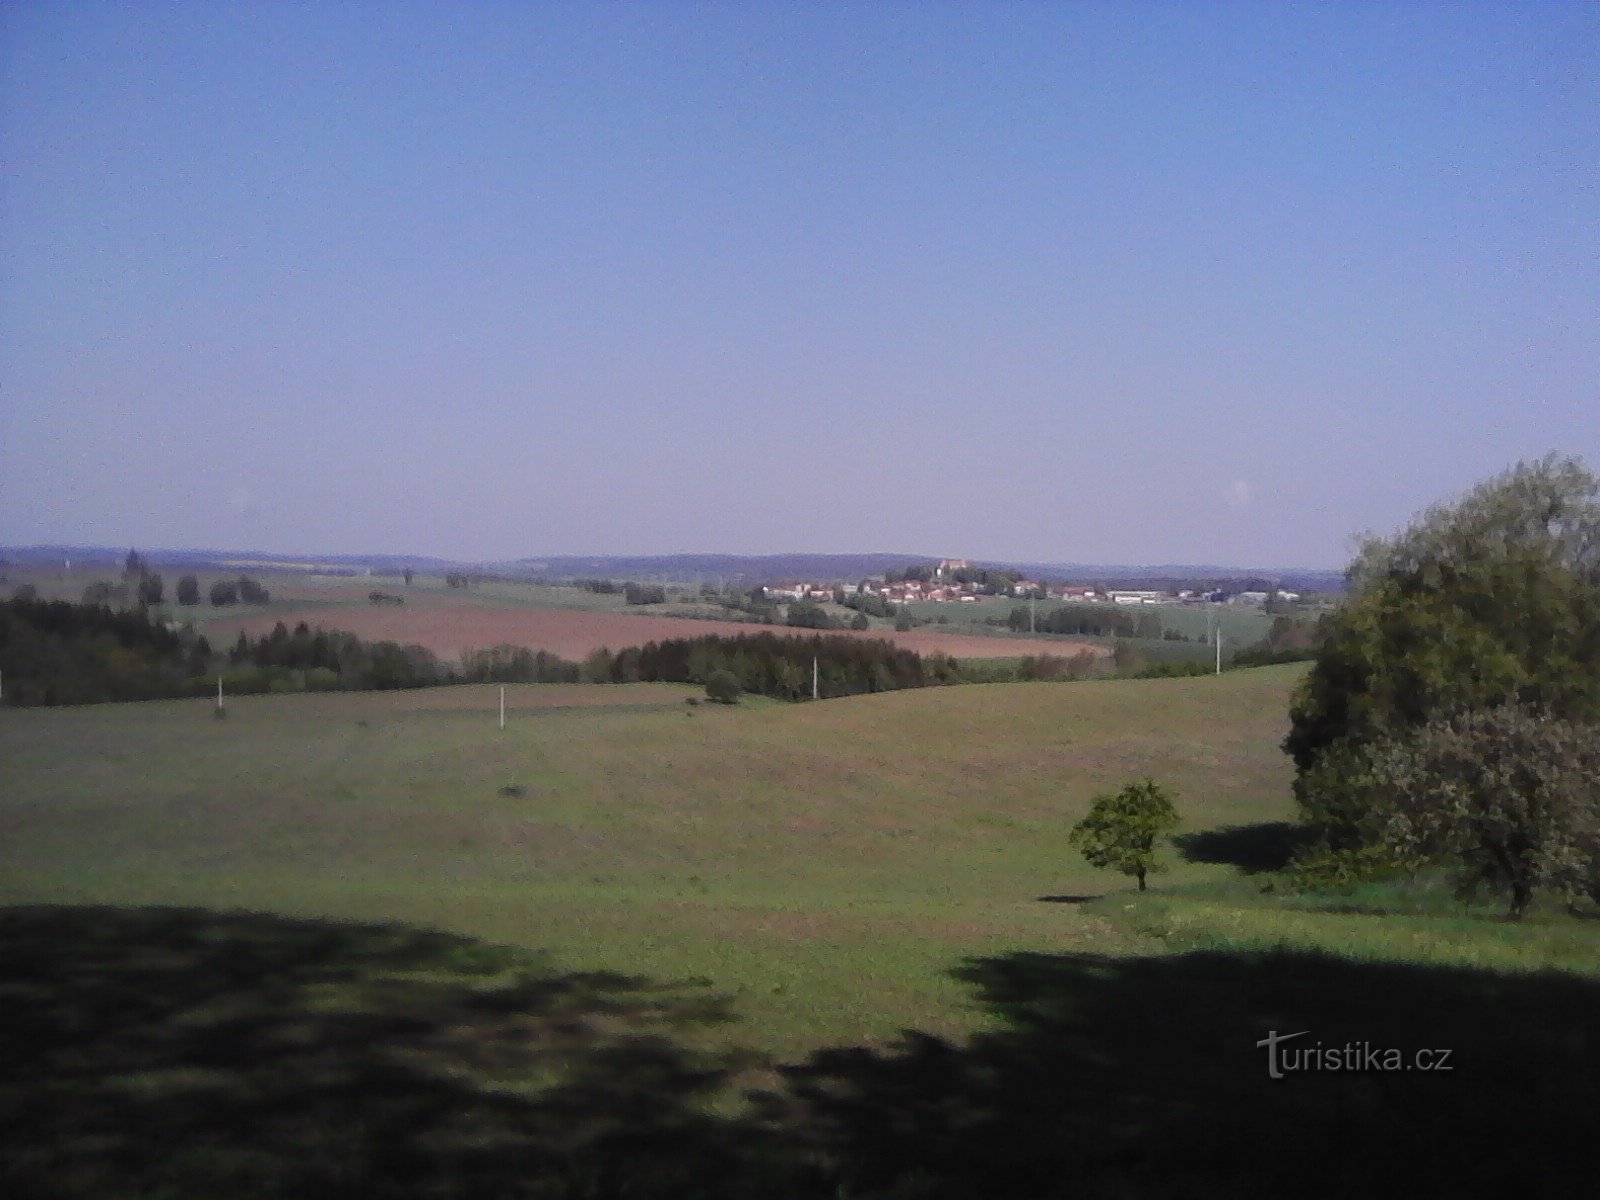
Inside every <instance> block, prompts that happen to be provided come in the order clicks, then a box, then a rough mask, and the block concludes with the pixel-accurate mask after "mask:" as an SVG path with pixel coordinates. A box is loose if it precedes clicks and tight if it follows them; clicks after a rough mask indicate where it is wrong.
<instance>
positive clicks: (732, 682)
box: [706, 671, 744, 704]
mask: <svg viewBox="0 0 1600 1200" xmlns="http://www.w3.org/2000/svg"><path fill="white" fill-rule="evenodd" d="M743 692H744V688H742V687H740V686H739V677H738V676H737V675H735V674H734V673H733V672H732V671H713V672H711V678H710V679H707V680H706V697H707V698H708V699H711V700H715V701H716V702H717V703H718V704H737V703H739V696H740V695H741V694H742V693H743Z"/></svg>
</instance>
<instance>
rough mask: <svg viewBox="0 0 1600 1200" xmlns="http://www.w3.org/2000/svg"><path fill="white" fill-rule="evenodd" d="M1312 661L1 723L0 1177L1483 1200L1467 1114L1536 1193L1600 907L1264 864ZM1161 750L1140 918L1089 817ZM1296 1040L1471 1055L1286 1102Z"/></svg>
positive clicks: (1564, 1119) (374, 1187) (35, 1186)
mask: <svg viewBox="0 0 1600 1200" xmlns="http://www.w3.org/2000/svg"><path fill="white" fill-rule="evenodd" d="M1302 670H1303V668H1301V667H1297V666H1287V667H1273V668H1264V669H1258V670H1240V671H1232V672H1227V673H1225V674H1223V675H1222V676H1220V677H1197V678H1184V679H1168V680H1101V681H1091V682H1084V683H1074V684H1061V683H1056V684H1048V683H1047V684H1007V685H988V686H963V687H957V688H944V689H941V688H928V689H922V690H916V691H905V692H896V693H887V694H881V695H874V696H860V697H855V698H850V699H840V700H831V701H826V702H823V703H817V704H800V705H785V704H780V703H777V702H769V701H763V700H759V699H757V700H750V699H747V700H746V701H745V702H744V703H742V704H740V705H738V706H736V707H723V706H717V705H710V704H705V703H698V704H694V705H690V704H687V703H686V700H688V699H690V698H693V697H694V696H695V695H696V689H692V688H688V687H677V686H669V685H646V684H633V685H619V686H614V687H606V686H579V685H571V686H565V685H562V686H533V685H528V686H513V687H508V688H507V689H506V693H507V701H508V713H507V722H506V727H505V728H504V729H503V730H502V729H501V728H499V726H498V720H497V703H498V689H496V688H492V687H460V688H449V689H438V690H426V691H412V692H391V693H332V694H314V695H297V696H261V697H245V698H240V699H237V700H234V701H231V702H230V703H229V705H228V709H227V716H226V719H217V718H215V717H214V716H213V714H212V711H211V707H210V705H209V704H208V703H206V702H201V701H178V702H151V703H143V704H129V705H99V706H91V707H84V708H77V709H32V710H0V764H3V775H0V829H3V837H0V906H3V907H0V963H3V964H4V967H3V969H0V1018H4V1019H3V1020H0V1052H3V1053H4V1054H5V1056H6V1060H5V1061H6V1062H7V1067H6V1068H5V1069H4V1070H0V1118H4V1119H6V1120H9V1121H11V1122H12V1126H11V1127H12V1130H13V1135H12V1136H13V1137H14V1139H15V1140H14V1141H13V1142H12V1143H11V1144H10V1145H3V1144H0V1185H3V1186H5V1188H6V1189H7V1191H8V1194H53V1195H69V1196H91V1195H92V1196H129V1197H133V1196H155V1195H163V1196H169V1195H170V1196H180V1195H183V1196H187V1195H214V1194H240V1195H244V1194H250V1195H274V1196H277V1195H282V1196H289V1195H296V1196H300V1195H330V1196H331V1195H339V1194H354V1192H355V1191H360V1192H361V1193H362V1194H370V1195H414V1194H429V1195H446V1196H455V1195H460V1196H469V1195H473V1196H476V1195H530V1196H573V1197H576V1196H618V1197H620V1196H646V1195H649V1196H690V1195H705V1196H733V1195H772V1196H783V1195H795V1196H800V1195H804V1196H819V1197H820V1196H854V1197H872V1196H876V1197H884V1198H886V1200H887V1198H888V1197H902V1198H903V1197H918V1196H926V1197H944V1196H950V1197H955V1196H964V1195H979V1194H992V1195H1038V1196H1045V1195H1065V1194H1067V1193H1068V1192H1072V1193H1073V1194H1080V1193H1081V1194H1087V1195H1122V1194H1129V1195H1173V1196H1190V1195H1218V1196H1221V1195H1256V1194H1261V1195H1266V1194H1284V1188H1285V1187H1290V1188H1291V1190H1292V1191H1294V1192H1295V1193H1296V1194H1306V1195H1309V1194H1335V1192H1339V1191H1348V1190H1350V1189H1363V1188H1365V1189H1369V1190H1370V1189H1371V1188H1373V1187H1374V1186H1378V1185H1379V1184H1380V1183H1381V1184H1383V1185H1387V1184H1390V1183H1394V1182H1395V1181H1396V1180H1397V1179H1398V1180H1412V1179H1413V1176H1414V1180H1413V1182H1414V1183H1415V1184H1416V1185H1417V1186H1423V1185H1425V1184H1431V1183H1436V1182H1437V1181H1438V1180H1439V1179H1441V1178H1444V1179H1449V1178H1452V1177H1453V1176H1452V1174H1451V1173H1452V1172H1455V1173H1457V1174H1459V1175H1460V1177H1461V1178H1462V1179H1463V1180H1467V1181H1470V1182H1472V1183H1479V1182H1482V1181H1483V1180H1486V1179H1493V1178H1495V1175H1494V1171H1495V1170H1497V1169H1499V1168H1500V1167H1501V1166H1504V1163H1503V1162H1502V1161H1501V1160H1500V1159H1498V1158H1489V1157H1486V1155H1487V1154H1488V1147H1489V1146H1490V1144H1491V1135H1493V1136H1496V1137H1499V1138H1500V1140H1501V1141H1502V1142H1504V1141H1505V1140H1506V1139H1507V1138H1509V1139H1510V1140H1511V1143H1512V1144H1513V1145H1514V1146H1515V1148H1516V1151H1517V1155H1519V1156H1521V1157H1520V1158H1519V1161H1529V1156H1533V1158H1532V1161H1534V1162H1535V1164H1536V1166H1535V1170H1536V1172H1537V1171H1539V1170H1542V1171H1544V1172H1545V1173H1544V1175H1542V1176H1541V1178H1543V1179H1544V1180H1545V1181H1546V1182H1554V1181H1556V1180H1558V1179H1559V1178H1561V1177H1560V1176H1559V1175H1558V1174H1556V1173H1555V1172H1556V1171H1557V1168H1558V1166H1559V1165H1560V1164H1561V1163H1562V1162H1564V1161H1565V1159H1564V1158H1563V1157H1562V1156H1564V1155H1566V1154H1568V1153H1569V1152H1570V1148H1571V1145H1572V1144H1578V1143H1579V1142H1581V1140H1582V1137H1584V1136H1587V1135H1586V1134H1584V1133H1583V1130H1585V1129H1586V1128H1587V1125H1586V1120H1587V1118H1585V1117H1584V1116H1583V1115H1582V1114H1583V1113H1585V1112H1588V1111H1590V1110H1592V1103H1591V1102H1592V1099H1593V1083H1592V1080H1593V1078H1594V1076H1595V1067H1596V1066H1597V1065H1600V1064H1597V1061H1596V1060H1597V1058H1600V1038H1596V1037H1595V1036H1594V1033H1595V1030H1596V1029H1597V1028H1600V1026H1596V1025H1595V1023H1594V1017H1593V1013H1594V1012H1595V1011H1600V1010H1597V1008H1596V1000H1597V998H1600V981H1596V979H1595V975H1596V974H1597V968H1596V962H1597V955H1596V952H1597V950H1600V922H1594V921H1588V920H1583V919H1580V918H1577V917H1572V916H1569V915H1567V914H1565V913H1563V912H1559V911H1553V910H1551V911H1546V910H1541V911H1538V912H1535V913H1534V914H1533V915H1532V916H1531V917H1530V918H1529V920H1527V921H1525V922H1524V923H1522V924H1521V925H1511V924H1508V923H1507V922H1505V921H1503V920H1502V919H1500V917H1499V915H1498V912H1499V907H1498V902H1497V901H1496V900H1495V899H1494V898H1489V899H1488V900H1486V901H1485V902H1484V903H1481V904H1474V903H1464V902H1462V901H1460V900H1458V899H1456V898H1455V896H1454V895H1453V894H1452V893H1451V892H1449V890H1448V889H1443V888H1440V887H1438V886H1436V885H1433V884H1431V883H1429V882H1427V881H1423V882H1421V883H1419V884H1417V885H1415V886H1408V887H1404V888H1401V887H1389V888H1376V889H1368V890H1367V891H1365V892H1362V893H1357V894H1352V895H1348V896H1329V897H1319V896H1305V895H1296V894H1292V893H1289V892H1287V891H1285V890H1283V888H1282V887H1281V885H1280V883H1279V882H1278V881H1277V880H1276V878H1275V876H1274V875H1273V873H1272V870H1273V868H1275V867H1278V866H1281V865H1282V863H1283V860H1284V855H1285V854H1286V853H1287V850H1288V848H1289V845H1290V843H1291V841H1292V828H1291V826H1290V824H1289V822H1290V821H1291V820H1292V818H1293V815H1294V811H1293V805H1292V802H1291V798H1290V786H1289V785H1290V781H1291V772H1290V766H1289V763H1288V760H1287V759H1286V758H1285V756H1284V755H1283V754H1282V753H1281V752H1280V751H1279V749H1278V743H1279V742H1280V740H1281V738H1282V736H1283V734H1284V732H1285V726H1286V719H1287V718H1286V713H1287V705H1288V701H1289V696H1290V693H1291V690H1292V689H1293V687H1294V685H1295V683H1296V681H1297V680H1298V679H1299V677H1300V673H1301V671H1302ZM1143 775H1151V776H1154V777H1155V778H1156V779H1158V780H1159V781H1161V782H1162V783H1164V784H1165V785H1167V786H1168V787H1169V788H1171V789H1172V790H1174V791H1175V792H1176V793H1177V795H1178V798H1179V799H1178V803H1179V808H1180V811H1181V813H1182V815H1183V818H1184V823H1183V826H1182V827H1181V828H1180V830H1179V831H1178V833H1177V835H1176V836H1175V838H1174V840H1173V844H1172V845H1170V846H1169V847H1168V848H1167V851H1166V862H1167V866H1168V868H1169V869H1168V870H1167V871H1166V872H1165V873H1163V874H1160V875H1157V876H1155V877H1153V881H1152V883H1153V887H1152V890H1151V891H1150V892H1148V893H1146V894H1143V895H1141V894H1139V893H1137V892H1136V891H1134V890H1133V889H1132V886H1131V881H1129V880H1127V879H1125V878H1123V877H1120V876H1116V875H1111V874H1107V873H1105V872H1100V871H1095V870H1093V869H1091V868H1089V867H1087V866H1086V865H1085V864H1084V863H1083V862H1082V860H1081V859H1078V858H1077V857H1076V856H1075V855H1074V854H1072V853H1071V852H1069V850H1068V848H1067V844H1066V833H1067V830H1068V829H1069V828H1070V826H1071V824H1072V823H1073V822H1074V821H1075V820H1077V819H1078V818H1079V817H1080V816H1081V815H1082V814H1083V813H1084V812H1085V811H1086V810H1087V808H1088V805H1089V803H1090V801H1091V798H1092V797H1093V796H1094V795H1095V794H1096V793H1097V792H1100V791H1102V790H1107V789H1114V788H1116V787H1118V786H1120V785H1121V784H1123V783H1125V782H1127V781H1129V780H1131V779H1133V778H1136V777H1139V776H1143ZM1271 1030H1279V1031H1308V1030H1309V1031H1314V1032H1315V1033H1316V1034H1317V1035H1318V1036H1319V1037H1322V1038H1324V1039H1325V1040H1329V1041H1330V1042H1331V1041H1332V1040H1333V1039H1336V1038H1337V1039H1342V1040H1350V1039H1355V1038H1364V1039H1370V1040H1372V1041H1374V1042H1379V1043H1384V1042H1387V1043H1393V1044H1395V1045H1398V1046H1402V1047H1432V1046H1438V1047H1443V1048H1447V1049H1451V1050H1452V1051H1453V1052H1454V1053H1455V1054H1456V1055H1457V1056H1458V1057H1457V1059H1456V1062H1457V1063H1458V1064H1459V1065H1460V1068H1461V1072H1460V1074H1458V1075H1452V1076H1450V1077H1448V1079H1444V1080H1443V1082H1441V1081H1440V1080H1439V1079H1435V1078H1432V1077H1426V1078H1424V1077H1418V1076H1414V1075H1405V1076H1399V1077H1397V1078H1396V1079H1395V1080H1393V1081H1390V1080H1386V1079H1385V1078H1383V1077H1376V1076H1349V1077H1343V1078H1336V1077H1329V1078H1326V1079H1316V1080H1308V1079H1297V1080H1293V1081H1287V1082H1288V1083H1289V1086H1283V1085H1284V1083H1285V1082H1286V1081H1282V1080H1280V1081H1272V1080H1269V1079H1268V1077H1267V1074H1266V1060H1265V1058H1264V1057H1263V1051H1261V1050H1260V1049H1258V1048H1257V1046H1256V1043H1257V1041H1258V1040H1259V1039H1260V1038H1262V1037H1263V1036H1265V1035H1266V1033H1267V1032H1268V1031H1271ZM1510 1097H1514V1098H1516V1104H1515V1106H1514V1108H1508V1104H1510V1101H1509V1100H1508V1098H1510ZM1508 1114H1509V1115H1508ZM1508 1122H1509V1123H1508ZM175 1131H176V1132H175ZM1351 1137H1355V1138H1358V1139H1359V1138H1369V1139H1372V1138H1375V1139H1377V1140H1378V1141H1379V1142H1383V1143H1385V1144H1387V1143H1393V1146H1400V1147H1402V1148H1403V1147H1406V1146H1411V1145H1414V1144H1416V1143H1419V1142H1421V1143H1423V1144H1425V1145H1429V1144H1431V1146H1432V1148H1431V1149H1429V1150H1428V1151H1427V1153H1426V1154H1424V1155H1423V1156H1422V1157H1420V1158H1415V1157H1414V1158H1413V1159H1412V1160H1409V1161H1408V1165H1407V1166H1405V1167H1404V1168H1403V1169H1402V1170H1401V1173H1400V1174H1399V1175H1394V1174H1392V1173H1391V1174H1383V1173H1382V1172H1381V1171H1380V1163H1381V1155H1380V1156H1379V1158H1374V1159H1371V1160H1368V1159H1362V1158H1359V1157H1356V1158H1351V1157H1348V1156H1342V1155H1343V1151H1342V1149H1341V1147H1342V1146H1343V1145H1344V1144H1345V1141H1346V1139H1349V1138H1351ZM1441 1139H1443V1142H1442V1141H1441ZM3 1140H4V1139H0V1142H3ZM1444 1143H1448V1152H1447V1151H1446V1149H1441V1146H1442V1145H1444ZM1569 1143H1570V1144H1569ZM1393 1146H1391V1149H1392V1148H1393ZM400 1147H404V1149H403V1150H402V1149H400ZM1219 1147H1220V1149H1219ZM1252 1156H1254V1157H1252ZM1302 1156H1309V1157H1310V1159H1311V1160H1313V1161H1316V1162H1319V1163H1322V1162H1326V1163H1332V1164H1334V1166H1333V1167H1332V1168H1331V1169H1329V1170H1326V1171H1324V1173H1323V1174H1322V1175H1319V1176H1318V1177H1317V1181H1314V1182H1313V1184H1312V1185H1306V1184H1305V1182H1304V1179H1303V1178H1302V1175H1301V1174H1300V1172H1301V1171H1302V1168H1303V1163H1302V1161H1301V1157H1302ZM419 1164H420V1165H419ZM708 1164H710V1166H709V1167H708ZM418 1171H422V1172H423V1173H424V1174H423V1176H417V1175H416V1172H418ZM619 1171H620V1172H621V1174H618V1172H619ZM1407 1172H1411V1174H1408V1173H1407ZM1441 1172H1442V1174H1441ZM430 1173H431V1174H430ZM419 1178H421V1179H423V1180H424V1184H425V1186H424V1184H418V1183H417V1182H416V1180H417V1179H419ZM241 1181H248V1186H246V1184H245V1183H243V1182H241ZM1069 1184H1070V1185H1071V1186H1069ZM1324 1184H1325V1185H1327V1188H1328V1189H1329V1190H1327V1191H1323V1190H1321V1188H1322V1186H1323V1185H1324ZM46 1185H48V1186H46ZM351 1189H354V1191H352V1190H351ZM995 1189H998V1190H995Z"/></svg>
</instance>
